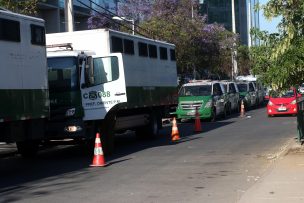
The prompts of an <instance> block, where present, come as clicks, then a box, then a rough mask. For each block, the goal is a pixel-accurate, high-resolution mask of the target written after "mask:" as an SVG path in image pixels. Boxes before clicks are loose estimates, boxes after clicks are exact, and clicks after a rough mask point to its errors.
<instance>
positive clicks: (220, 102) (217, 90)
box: [176, 80, 228, 121]
mask: <svg viewBox="0 0 304 203" xmlns="http://www.w3.org/2000/svg"><path fill="white" fill-rule="evenodd" d="M227 104H228V100H227V97H226V94H225V89H224V86H223V84H221V83H220V82H218V81H209V80H200V81H197V80H196V81H191V82H190V83H187V84H184V85H183V86H182V87H181V88H180V90H179V97H178V107H177V110H176V114H177V119H179V120H181V119H193V118H195V113H196V109H197V110H198V113H199V116H200V118H202V119H209V120H211V121H215V120H216V117H217V116H219V115H222V116H223V117H225V116H226V113H227V110H228V108H227Z"/></svg>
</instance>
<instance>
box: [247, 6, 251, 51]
mask: <svg viewBox="0 0 304 203" xmlns="http://www.w3.org/2000/svg"><path fill="white" fill-rule="evenodd" d="M247 1H248V3H247V5H248V7H247V13H248V15H247V16H248V19H247V30H248V47H251V46H252V41H251V34H250V29H251V21H252V15H251V1H250V0H247Z"/></svg>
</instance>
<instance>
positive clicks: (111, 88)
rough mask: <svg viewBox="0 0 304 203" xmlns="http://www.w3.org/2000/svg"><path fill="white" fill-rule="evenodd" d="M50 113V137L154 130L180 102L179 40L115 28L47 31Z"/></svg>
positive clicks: (110, 141)
mask: <svg viewBox="0 0 304 203" xmlns="http://www.w3.org/2000/svg"><path fill="white" fill-rule="evenodd" d="M46 42H47V47H48V48H47V58H48V59H47V60H48V69H49V88H50V103H51V117H50V121H49V123H48V130H47V136H48V138H49V139H62V138H73V139H80V140H81V139H88V138H93V137H94V136H95V133H96V131H100V132H101V139H102V143H103V148H104V151H105V152H106V153H111V152H113V150H114V134H115V132H117V131H124V130H129V129H133V130H135V131H136V134H137V135H138V136H155V135H157V134H158V130H159V129H160V128H161V126H162V124H161V119H162V117H163V116H164V114H165V113H167V112H168V111H169V109H170V108H171V107H172V106H174V105H175V106H176V104H177V70H176V60H175V46H174V45H173V44H169V43H166V42H161V41H157V40H153V39H148V38H145V37H141V36H137V35H131V34H127V33H123V32H118V31H113V30H110V29H96V30H86V31H75V32H67V33H55V34H47V35H46Z"/></svg>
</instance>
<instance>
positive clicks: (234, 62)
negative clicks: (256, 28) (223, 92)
mask: <svg viewBox="0 0 304 203" xmlns="http://www.w3.org/2000/svg"><path fill="white" fill-rule="evenodd" d="M231 14H232V32H233V33H234V34H236V28H235V11H234V0H231ZM236 56H237V51H236V43H235V39H234V42H233V47H232V75H231V76H232V79H233V80H234V79H235V77H236V76H237V74H238V67H237V60H236Z"/></svg>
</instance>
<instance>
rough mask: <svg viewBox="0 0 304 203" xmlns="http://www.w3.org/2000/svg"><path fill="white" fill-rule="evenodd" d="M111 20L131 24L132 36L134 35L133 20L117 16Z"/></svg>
mask: <svg viewBox="0 0 304 203" xmlns="http://www.w3.org/2000/svg"><path fill="white" fill-rule="evenodd" d="M112 19H113V20H120V21H128V22H131V23H132V34H133V35H134V34H135V22H134V19H127V18H126V17H119V16H114V17H112Z"/></svg>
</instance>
